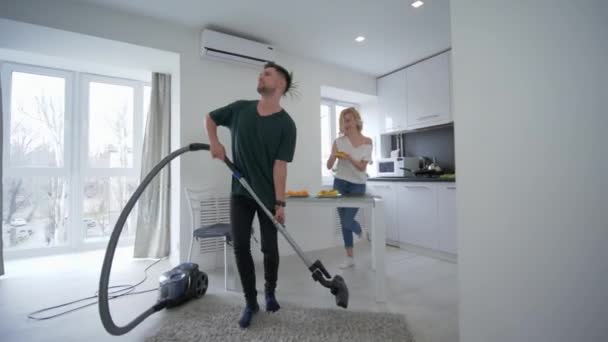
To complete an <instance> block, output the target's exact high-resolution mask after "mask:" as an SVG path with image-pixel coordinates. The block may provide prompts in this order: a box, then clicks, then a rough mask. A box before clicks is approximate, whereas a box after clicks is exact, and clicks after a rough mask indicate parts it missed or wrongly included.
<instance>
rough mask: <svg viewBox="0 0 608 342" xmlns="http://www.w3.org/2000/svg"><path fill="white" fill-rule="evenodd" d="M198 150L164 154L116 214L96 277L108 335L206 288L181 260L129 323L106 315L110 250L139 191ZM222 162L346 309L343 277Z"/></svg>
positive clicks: (200, 274)
mask: <svg viewBox="0 0 608 342" xmlns="http://www.w3.org/2000/svg"><path fill="white" fill-rule="evenodd" d="M200 150H209V145H208V144H202V143H193V144H190V145H188V146H185V147H182V148H180V149H178V150H175V151H173V152H172V153H170V154H169V155H168V156H166V157H165V158H163V159H162V160H161V161H160V162H159V163H158V164H157V165H156V166H154V168H153V169H152V170H151V171H150V172H149V173H148V174H147V175H146V177H145V178H144V179H143V181H142V182H141V184H139V186H138V187H137V189H136V190H135V192H134V193H133V195H132V196H131V198H129V201H127V204H126V205H125V207H124V209H123V210H122V212H121V213H120V216H119V217H118V220H117V221H116V225H115V226H114V230H113V231H112V234H111V236H110V241H109V242H108V248H107V250H106V254H105V257H104V260H103V266H102V268H101V277H100V279H99V315H100V316H101V322H102V323H103V326H104V328H105V329H106V331H107V332H108V333H110V334H112V335H123V334H126V333H127V332H129V331H130V330H131V329H133V328H135V327H136V326H137V325H138V324H139V323H141V322H142V321H143V320H144V319H146V318H147V317H148V316H150V315H152V314H153V313H155V312H157V311H160V310H162V309H165V308H171V307H175V306H178V305H180V304H183V303H185V302H187V301H189V300H191V299H196V298H201V297H203V296H204V295H205V293H206V292H207V287H208V284H209V280H208V277H207V274H206V273H205V272H203V271H201V270H199V268H198V265H197V264H195V263H191V262H187V263H182V264H180V265H178V266H176V267H175V268H173V269H171V270H170V271H167V272H165V273H163V274H162V275H161V277H160V281H159V293H158V299H157V301H156V304H154V305H153V306H152V307H150V308H149V309H147V310H146V311H144V312H142V313H141V314H140V315H139V316H137V317H136V318H135V319H134V320H132V321H131V322H130V323H128V324H126V325H124V326H118V325H116V323H115V322H114V320H113V319H112V316H111V314H110V306H109V301H108V299H109V298H108V297H109V296H108V283H109V280H110V272H111V270H112V261H113V259H114V253H115V251H116V246H117V244H118V239H119V237H120V234H121V232H122V229H123V227H124V225H125V222H126V220H127V217H128V216H129V213H130V212H131V210H132V209H133V207H134V206H135V203H136V202H137V200H138V199H139V197H140V196H141V194H142V193H143V192H144V190H145V189H146V187H147V186H148V184H149V183H150V182H151V181H152V179H153V178H154V177H155V176H156V175H157V174H158V173H159V172H160V170H161V169H162V168H163V167H165V166H166V165H167V164H169V162H171V160H173V159H175V158H177V157H178V156H179V155H181V154H183V153H186V152H191V151H200ZM224 163H225V164H226V166H228V168H229V169H230V171H231V172H232V176H233V177H234V178H235V179H237V180H238V181H239V182H240V183H241V185H242V186H243V187H244V188H245V189H247V191H248V192H249V194H250V195H251V196H252V197H253V199H254V200H255V201H256V202H257V203H258V205H259V206H260V208H262V209H263V211H264V213H265V214H266V215H268V217H269V218H270V219H271V220H272V222H273V224H274V225H275V227H276V228H277V230H278V231H279V232H281V234H283V236H284V237H285V239H286V240H287V242H289V244H290V245H291V246H292V247H293V249H294V250H295V251H296V253H297V254H298V256H299V257H300V258H301V259H302V261H304V263H305V264H306V266H307V267H308V269H309V270H310V272H311V273H312V278H313V279H314V280H315V281H317V282H319V283H321V285H323V286H324V287H326V288H328V289H330V292H331V294H333V295H334V296H335V299H336V304H337V305H338V306H340V307H342V308H347V307H348V287H347V286H346V283H345V282H344V279H343V278H342V277H341V276H339V275H336V276H334V277H333V278H332V277H331V275H330V274H329V272H328V271H327V269H325V266H323V264H322V263H321V261H319V260H317V261H315V262H311V261H310V260H309V259H308V258H307V257H306V255H305V254H304V252H303V251H302V250H301V249H300V247H299V246H298V245H297V244H296V242H295V241H294V240H293V238H292V237H291V236H290V235H289V233H287V230H286V229H285V226H283V224H281V223H280V222H278V221H277V220H276V219H275V218H274V216H273V215H272V213H271V212H270V211H269V210H268V209H267V208H266V207H265V206H264V205H263V204H262V202H261V201H260V199H259V198H258V196H257V195H256V194H255V192H254V191H253V189H252V188H251V186H250V185H249V183H247V181H246V180H245V178H244V177H242V175H241V174H240V172H239V170H238V169H237V168H236V166H235V165H234V164H233V163H232V162H231V161H230V160H229V159H228V157H225V158H224Z"/></svg>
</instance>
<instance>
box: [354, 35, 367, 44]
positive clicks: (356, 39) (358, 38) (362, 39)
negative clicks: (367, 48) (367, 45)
mask: <svg viewBox="0 0 608 342" xmlns="http://www.w3.org/2000/svg"><path fill="white" fill-rule="evenodd" d="M364 40H365V37H363V36H359V37H357V38H355V41H356V42H357V43H361V42H362V41H364Z"/></svg>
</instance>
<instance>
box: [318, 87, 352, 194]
mask: <svg viewBox="0 0 608 342" xmlns="http://www.w3.org/2000/svg"><path fill="white" fill-rule="evenodd" d="M348 107H355V108H357V109H359V105H357V104H355V103H347V102H341V101H336V100H330V99H323V100H322V101H321V177H322V183H323V185H330V184H332V183H333V179H334V176H333V172H332V171H331V170H328V169H327V165H326V164H327V159H328V158H329V155H330V154H331V148H332V144H333V142H334V140H336V138H337V137H339V136H340V112H342V110H344V109H346V108H348Z"/></svg>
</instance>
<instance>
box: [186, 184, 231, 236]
mask: <svg viewBox="0 0 608 342" xmlns="http://www.w3.org/2000/svg"><path fill="white" fill-rule="evenodd" d="M186 197H187V198H188V203H189V205H190V216H191V219H192V222H191V223H192V229H193V230H194V229H197V228H200V227H203V226H208V225H211V224H214V223H230V196H229V195H228V194H226V195H224V196H220V195H218V193H217V192H216V191H215V190H214V189H203V190H195V189H188V188H186Z"/></svg>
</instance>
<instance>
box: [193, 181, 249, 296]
mask: <svg viewBox="0 0 608 342" xmlns="http://www.w3.org/2000/svg"><path fill="white" fill-rule="evenodd" d="M185 192H186V197H187V199H188V203H189V207H190V217H191V220H192V221H191V224H192V225H191V228H192V230H191V234H192V235H191V236H192V241H191V243H190V249H189V251H188V261H191V260H192V247H193V245H194V241H196V242H199V243H200V242H201V241H202V242H203V243H202V244H201V246H202V248H201V251H200V252H201V254H203V253H216V252H218V251H219V248H221V247H220V246H222V247H223V249H224V287H225V288H226V290H233V291H238V290H240V287H241V286H240V281H239V279H238V275H237V272H236V264H235V262H234V252H233V251H232V250H231V251H230V252H228V247H232V238H231V226H230V195H228V194H226V195H225V196H218V195H217V193H216V192H215V190H213V189H204V190H193V189H188V188H186V191H185ZM204 240H206V241H204Z"/></svg>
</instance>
